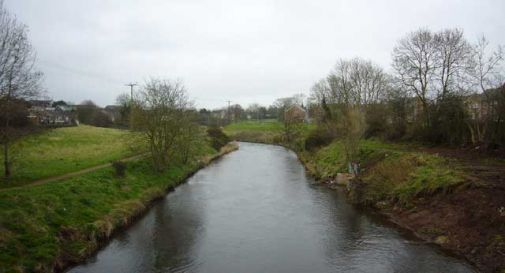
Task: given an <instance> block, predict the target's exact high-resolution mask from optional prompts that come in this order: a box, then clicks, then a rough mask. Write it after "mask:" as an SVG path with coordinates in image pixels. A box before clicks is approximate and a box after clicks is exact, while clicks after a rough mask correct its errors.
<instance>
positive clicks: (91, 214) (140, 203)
mask: <svg viewBox="0 0 505 273" xmlns="http://www.w3.org/2000/svg"><path fill="white" fill-rule="evenodd" d="M200 153H201V154H200V155H199V156H198V158H200V160H193V161H192V162H190V163H188V164H185V165H173V166H171V167H170V168H169V169H168V170H167V171H165V172H163V173H156V172H153V168H152V166H151V164H150V163H149V161H148V160H141V161H132V162H128V163H127V164H128V169H127V174H126V177H124V178H118V177H116V176H115V174H114V171H113V169H112V168H111V167H108V168H104V169H100V170H98V171H95V172H92V173H88V174H85V175H82V176H79V177H74V178H71V179H67V180H64V181H59V182H53V183H47V184H43V185H38V186H26V187H23V188H16V189H7V190H4V191H2V192H0V267H1V268H2V269H4V271H3V270H0V272H18V271H21V272H32V271H42V272H49V271H50V270H51V268H52V265H53V264H54V262H55V261H56V262H57V263H64V262H77V261H81V260H82V259H83V258H85V257H86V256H88V255H89V254H90V253H91V252H92V251H94V250H95V249H96V247H97V244H98V242H99V241H101V240H104V238H106V237H109V236H110V235H111V232H112V231H113V230H114V229H115V228H117V227H120V226H124V225H126V224H128V223H129V222H130V221H131V220H132V216H135V215H137V214H139V213H140V212H141V211H143V210H144V208H145V206H146V205H147V203H148V202H150V201H151V200H152V199H154V198H156V197H160V196H163V195H164V193H165V189H166V188H167V187H171V186H175V185H177V184H178V183H180V182H181V181H182V180H183V178H184V177H186V176H187V175H188V174H189V173H191V172H192V171H194V170H196V169H197V168H198V167H199V166H202V165H203V164H204V161H206V162H208V160H209V158H210V156H211V155H216V154H217V153H216V151H215V150H214V149H212V148H211V147H210V146H206V147H202V149H201V150H200ZM204 158H205V159H204ZM202 160H203V161H202Z"/></svg>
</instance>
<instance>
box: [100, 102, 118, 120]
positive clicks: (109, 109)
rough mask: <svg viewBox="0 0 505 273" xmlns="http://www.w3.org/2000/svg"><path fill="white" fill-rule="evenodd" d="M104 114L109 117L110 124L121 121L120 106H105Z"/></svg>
mask: <svg viewBox="0 0 505 273" xmlns="http://www.w3.org/2000/svg"><path fill="white" fill-rule="evenodd" d="M103 111H104V112H105V114H107V116H108V117H109V119H110V120H111V121H112V123H115V122H118V121H120V120H121V106H120V105H107V106H105V108H104V109H103Z"/></svg>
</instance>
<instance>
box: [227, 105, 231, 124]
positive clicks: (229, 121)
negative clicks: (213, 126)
mask: <svg viewBox="0 0 505 273" xmlns="http://www.w3.org/2000/svg"><path fill="white" fill-rule="evenodd" d="M226 102H228V110H227V111H226V112H228V123H231V115H230V104H231V101H230V100H227V101H226Z"/></svg>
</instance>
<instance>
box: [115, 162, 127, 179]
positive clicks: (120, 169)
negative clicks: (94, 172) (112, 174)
mask: <svg viewBox="0 0 505 273" xmlns="http://www.w3.org/2000/svg"><path fill="white" fill-rule="evenodd" d="M112 168H114V170H115V171H116V176H118V177H125V175H126V168H127V165H126V163H125V162H123V161H114V162H112Z"/></svg>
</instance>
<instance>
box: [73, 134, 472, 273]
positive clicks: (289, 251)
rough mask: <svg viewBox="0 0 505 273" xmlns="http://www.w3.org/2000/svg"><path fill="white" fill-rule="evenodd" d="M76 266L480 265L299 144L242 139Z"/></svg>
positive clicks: (435, 268)
mask: <svg viewBox="0 0 505 273" xmlns="http://www.w3.org/2000/svg"><path fill="white" fill-rule="evenodd" d="M69 272H72V273H82V272H93V273H101V272H104V273H106V272H107V273H113V272H118V273H128V272H132V273H133V272H135V273H144V272H209V273H211V272H216V273H226V272H233V273H238V272H244V273H254V272H286V273H293V272H474V271H473V269H472V268H471V267H470V266H469V265H468V264H467V263H465V262H464V261H461V260H458V259H456V258H454V257H451V256H448V255H446V254H445V253H444V252H442V251H441V250H440V249H438V248H437V247H435V246H433V245H429V244H426V243H423V242H420V241H418V240H415V239H413V238H409V236H407V235H406V234H403V232H402V231H399V230H398V229H396V228H394V227H391V226H390V225H388V224H387V223H385V222H384V221H382V220H380V218H378V217H374V216H373V215H370V214H367V213H363V212H361V211H359V210H357V209H356V208H354V207H353V206H351V205H350V204H349V203H348V202H347V201H346V200H345V195H344V193H342V192H341V191H338V190H337V191H335V190H330V189H328V188H327V187H324V186H321V185H316V184H315V181H314V180H313V179H312V178H311V177H310V176H308V175H307V174H306V172H305V170H304V167H303V166H302V165H301V163H300V162H299V161H298V159H297V157H296V155H295V154H294V153H293V152H291V151H289V150H287V149H285V148H282V147H278V146H271V145H263V144H251V143H240V149H239V150H238V151H236V152H233V153H231V154H229V155H226V156H224V157H223V158H221V159H219V160H217V161H215V162H214V163H212V164H211V165H210V166H208V167H206V168H205V169H202V170H200V171H199V172H197V173H196V174H195V175H194V176H192V177H191V178H190V179H189V180H188V183H186V184H183V185H181V186H179V187H178V188H177V189H176V190H175V191H174V192H172V193H170V194H168V195H167V196H166V197H165V198H164V199H163V200H162V201H160V202H158V203H156V205H154V206H153V207H152V208H151V209H150V211H149V212H148V213H147V214H146V215H145V216H144V217H142V219H140V220H139V221H138V222H136V223H135V224H134V225H133V226H131V227H130V228H128V229H127V230H125V231H124V232H121V233H119V234H117V235H116V236H115V237H114V239H113V240H112V241H111V242H110V244H108V245H107V246H106V247H105V248H103V249H102V250H101V251H99V252H98V253H97V254H96V255H95V256H94V257H91V258H90V259H89V260H88V261H87V262H86V263H85V264H83V265H79V266H76V267H74V268H72V269H70V270H69Z"/></svg>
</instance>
